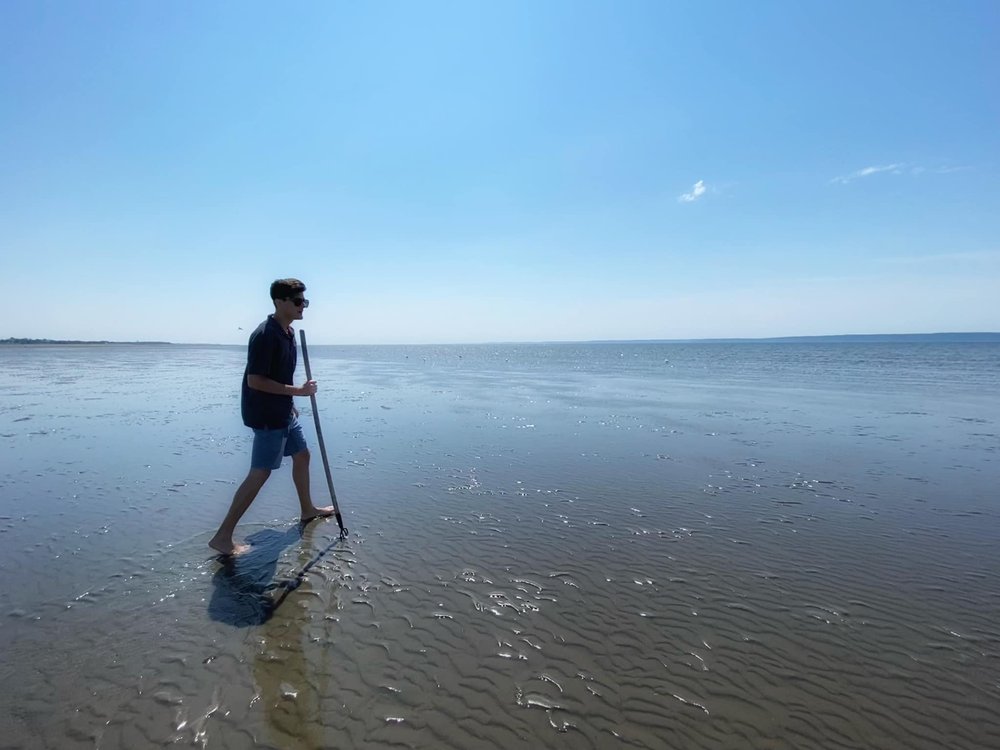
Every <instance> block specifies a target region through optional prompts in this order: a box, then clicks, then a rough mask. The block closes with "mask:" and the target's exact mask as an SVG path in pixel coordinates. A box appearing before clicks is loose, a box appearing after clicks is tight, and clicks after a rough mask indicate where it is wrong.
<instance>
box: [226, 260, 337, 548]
mask: <svg viewBox="0 0 1000 750" xmlns="http://www.w3.org/2000/svg"><path fill="white" fill-rule="evenodd" d="M305 290H306V285H305V284H303V283H302V282H301V281H299V280H298V279H279V280H277V281H275V282H274V283H273V284H271V301H272V302H273V303H274V314H272V315H268V316H267V320H265V321H264V322H263V323H261V324H260V325H259V326H257V329H256V330H255V331H254V332H253V333H252V334H250V343H249V346H248V348H247V366H246V370H245V371H244V373H243V388H242V397H241V402H240V406H241V411H242V413H243V423H244V424H245V425H246V426H247V427H250V428H252V429H253V453H252V455H251V458H250V473H249V474H247V477H246V479H244V480H243V483H242V484H241V485H240V486H239V489H237V490H236V495H235V496H234V497H233V502H232V505H230V507H229V512H228V513H227V514H226V517H225V519H224V520H223V521H222V525H221V526H219V530H218V531H217V532H216V533H215V536H214V537H212V540H211V541H210V542H209V543H208V546H209V547H211V548H212V549H214V550H215V551H216V552H219V553H221V554H223V555H238V554H239V553H240V552H245V551H246V550H247V549H248V546H247V545H245V544H235V543H234V542H233V531H234V530H235V529H236V524H237V523H239V520H240V518H242V516H243V514H244V513H246V512H247V509H248V508H249V507H250V504H251V503H252V502H253V501H254V498H256V497H257V493H258V492H260V489H261V487H263V486H264V482H266V481H267V478H268V477H269V476H271V471H273V470H274V469H277V468H278V467H279V466H281V459H282V457H283V456H291V458H292V481H293V482H294V483H295V490H296V492H297V493H298V496H299V505H300V506H301V511H302V515H301V518H302V520H303V521H311V520H312V519H314V518H318V517H320V516H332V515H333V512H334V510H333V506H329V507H325V508H317V507H316V506H315V505H313V502H312V497H311V496H310V494H309V449H308V448H306V441H305V436H304V435H303V434H302V427H301V426H300V425H299V422H298V418H297V417H298V411H297V410H296V409H295V406H294V405H293V404H292V397H293V396H311V395H313V394H314V393H316V381H315V380H307V381H306V382H305V383H303V384H302V385H300V386H296V385H293V383H294V382H295V381H294V376H295V365H296V362H297V359H298V352H297V350H296V347H295V331H293V330H292V326H291V324H292V321H293V320H302V312H303V310H305V308H306V307H308V306H309V300H307V299H306V298H305V297H303V296H302V294H303V292H305Z"/></svg>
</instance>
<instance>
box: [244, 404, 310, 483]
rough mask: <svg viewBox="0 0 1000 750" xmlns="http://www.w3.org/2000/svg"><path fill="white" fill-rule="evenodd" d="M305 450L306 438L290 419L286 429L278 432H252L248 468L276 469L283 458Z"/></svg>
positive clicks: (297, 422)
mask: <svg viewBox="0 0 1000 750" xmlns="http://www.w3.org/2000/svg"><path fill="white" fill-rule="evenodd" d="M305 449H306V437H305V435H303V434H302V425H300V424H299V420H298V419H296V418H295V417H292V420H291V421H290V422H289V423H288V427H285V428H283V429H280V430H254V431H253V453H252V454H251V456H250V468H252V469H268V470H272V469H277V468H278V467H279V466H281V459H282V457H283V456H294V455H295V454H296V453H299V452H301V451H304V450H305Z"/></svg>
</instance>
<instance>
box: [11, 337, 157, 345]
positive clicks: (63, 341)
mask: <svg viewBox="0 0 1000 750" xmlns="http://www.w3.org/2000/svg"><path fill="white" fill-rule="evenodd" d="M103 345H116V346H117V345H126V346H132V345H143V346H150V345H156V346H173V343H171V342H170V341H74V340H69V339H15V338H9V339H0V346H103Z"/></svg>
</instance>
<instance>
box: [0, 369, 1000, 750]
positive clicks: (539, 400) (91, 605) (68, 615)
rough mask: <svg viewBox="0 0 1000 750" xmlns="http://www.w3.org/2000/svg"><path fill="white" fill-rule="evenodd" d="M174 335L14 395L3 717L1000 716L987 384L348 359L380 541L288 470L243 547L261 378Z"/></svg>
mask: <svg viewBox="0 0 1000 750" xmlns="http://www.w3.org/2000/svg"><path fill="white" fill-rule="evenodd" d="M63 356H70V355H63ZM130 356H133V355H130ZM136 356H137V355H136ZM143 356H144V357H145V359H143V360H142V361H141V362H135V363H133V364H132V365H129V366H132V367H133V371H132V372H133V375H134V377H133V378H132V380H131V381H129V383H131V385H128V384H126V385H123V386H121V388H120V389H119V390H117V391H116V392H114V393H110V394H107V395H106V397H104V398H103V399H98V400H96V401H83V400H82V399H80V400H77V401H75V402H72V403H68V404H66V403H60V404H58V405H53V404H50V403H49V402H46V401H45V400H44V398H43V396H42V394H41V393H40V392H38V391H32V390H30V389H29V390H27V391H24V390H16V391H10V392H4V393H3V395H2V397H0V413H3V414H5V415H21V414H22V413H23V412H25V411H30V412H31V414H32V417H31V419H30V420H27V421H26V422H24V423H23V424H25V425H26V424H28V423H29V422H31V421H35V422H39V423H44V424H43V426H42V429H44V430H46V431H47V432H46V434H45V435H36V436H33V437H32V436H25V435H23V434H22V433H18V434H19V435H21V437H22V438H23V440H24V441H27V440H44V441H46V442H45V443H44V445H42V444H40V443H39V444H36V445H38V446H39V447H31V444H29V448H31V450H30V451H28V452H27V453H24V452H22V453H21V454H20V456H21V461H20V462H16V463H15V462H9V463H6V464H5V466H11V467H13V468H12V469H11V470H10V471H9V472H8V474H7V475H6V476H5V477H3V478H0V492H2V496H0V497H2V500H3V504H2V505H0V543H3V544H4V547H3V552H2V553H0V554H2V561H3V566H4V567H3V576H4V582H5V586H4V589H3V591H2V592H0V607H2V611H0V615H2V618H0V637H2V639H3V644H4V658H3V661H2V663H0V680H2V684H3V686H4V687H3V689H2V690H0V748H15V747H17V748H36V747H37V748H60V749H62V748H68V749H75V748H94V747H97V748H107V749H112V748H130V749H131V748H147V747H149V748H157V747H168V746H171V747H172V746H178V745H180V746H194V747H204V748H209V747H211V748H246V747H263V748H281V749H282V750H288V749H298V748H303V749H305V748H326V747H337V748H386V747H401V748H504V749H505V750H508V749H509V748H522V747H523V748H541V747H544V748H615V747H623V748H629V747H634V748H657V749H659V748H665V747H666V748H674V747H676V748H706V749H708V748H713V749H714V748H733V749H736V748H741V749H742V748H761V749H762V750H763V749H767V750H773V749H775V748H788V749H789V750H791V749H792V748H795V749H796V750H799V749H802V748H822V749H823V750H828V749H829V748H859V749H860V748H908V749H914V750H924V749H926V750H931V749H932V748H933V749H934V750H937V749H938V748H942V747H947V748H957V749H968V750H980V749H984V748H991V747H997V746H1000V713H998V712H997V710H996V706H997V705H1000V700H998V699H1000V625H998V623H1000V589H998V587H997V586H996V584H995V581H996V579H997V574H998V573H1000V569H998V563H997V556H996V552H995V550H996V549H997V542H998V541H1000V538H998V537H1000V534H998V529H1000V518H998V510H997V508H996V507H995V503H994V502H992V501H991V500H990V498H992V497H993V494H992V492H993V491H992V490H991V485H992V479H991V478H992V477H993V476H995V474H994V473H993V471H992V470H993V469H994V468H995V467H996V463H995V462H996V446H997V443H996V435H997V434H998V432H1000V431H998V428H997V420H996V415H995V414H994V413H993V412H990V411H989V409H988V408H987V409H982V408H981V409H978V410H970V409H966V408H965V407H966V406H967V404H965V402H964V401H956V402H948V405H947V407H946V408H945V407H935V408H933V409H932V408H931V407H928V406H926V405H922V406H921V407H920V408H917V406H916V405H915V404H910V405H907V404H906V403H902V400H897V401H889V402H887V403H885V404H884V405H881V406H880V405H876V404H875V403H874V401H873V402H864V403H862V400H859V398H860V397H858V396H856V395H853V394H852V395H850V396H847V395H845V396H831V395H829V394H817V393H810V394H809V395H808V397H803V398H800V399H798V400H795V399H793V398H791V397H789V396H787V394H782V395H781V397H780V398H778V397H772V400H769V401H766V403H765V404H764V405H763V406H760V405H756V406H754V405H749V404H748V402H747V401H746V400H745V399H744V396H746V394H745V393H743V392H742V391H739V390H738V389H737V390H735V391H734V390H733V389H732V388H731V387H730V386H728V385H727V386H726V387H725V388H721V389H718V390H716V391H712V392H710V393H709V392H708V391H706V389H705V387H704V386H699V388H693V387H692V389H687V390H685V389H681V391H683V392H682V393H678V392H677V386H676V384H671V383H664V382H660V381H656V382H647V381H643V382H644V383H645V384H644V386H643V387H642V388H637V387H636V386H635V384H634V383H632V381H631V380H628V381H627V382H626V381H625V380H622V379H619V378H618V377H617V376H616V377H611V376H609V375H601V376H589V375H586V374H581V373H580V372H579V371H574V372H572V373H570V374H569V375H566V376H560V377H556V376H554V375H551V374H550V375H548V376H546V377H541V376H540V375H539V374H538V373H537V372H535V371H534V370H531V371H530V372H527V373H521V374H518V373H509V372H505V373H501V374H497V373H495V372H494V373H492V374H491V373H490V372H483V371H476V372H474V373H471V374H469V375H468V376H463V375H462V373H461V371H458V372H456V371H454V370H449V371H448V373H447V376H442V375H441V374H440V373H438V372H436V371H435V370H434V368H430V367H427V366H424V365H420V366H411V365H410V364H400V363H398V362H396V363H392V362H388V363H374V364H373V363H360V364H359V363H348V362H336V361H335V360H332V359H331V360H328V361H327V362H326V364H325V366H326V367H333V365H334V364H335V363H337V364H338V366H339V367H340V368H341V369H340V371H339V375H340V379H339V381H338V382H339V384H338V386H337V387H336V389H335V390H334V396H335V400H336V403H337V404H339V405H340V415H339V419H338V421H337V423H336V427H335V428H331V429H330V430H329V435H328V440H329V441H330V443H331V444H332V445H333V446H334V450H333V451H332V453H333V455H334V463H335V476H336V477H337V480H338V494H340V495H341V497H342V499H343V501H344V504H345V509H346V510H347V521H348V525H349V526H350V527H351V529H352V532H353V533H352V536H351V538H350V539H349V540H348V541H347V542H340V541H338V540H337V538H336V531H335V529H336V526H335V524H333V523H330V522H318V523H313V524H310V525H308V526H306V527H305V528H304V529H303V528H300V527H299V526H298V525H297V524H295V523H294V520H293V517H292V516H290V515H289V514H291V513H293V512H294V506H293V505H291V504H290V500H289V497H288V494H287V492H288V488H287V487H283V486H282V485H281V484H279V483H280V482H286V483H287V481H288V477H287V473H286V474H285V475H279V476H277V477H276V478H275V480H274V482H275V483H274V484H273V485H272V484H269V486H268V488H267V489H266V492H265V493H264V494H262V497H261V498H260V500H259V501H258V505H255V509H254V512H253V513H252V514H251V516H250V517H248V520H247V522H246V523H245V524H244V525H243V527H242V530H243V532H244V533H245V534H248V535H249V537H250V540H251V541H252V542H253V544H254V547H253V549H252V551H251V552H250V553H249V554H248V555H247V556H246V557H245V558H242V559H240V560H238V561H237V562H236V563H235V564H233V565H228V566H227V565H222V564H220V563H219V562H218V561H216V560H215V559H213V558H211V557H209V556H208V555H206V554H205V553H206V547H205V544H206V542H207V539H208V537H209V536H210V534H211V531H212V530H213V529H214V523H216V522H217V520H218V516H219V514H220V513H221V512H222V510H224V507H225V504H226V503H227V502H228V498H229V496H230V495H231V492H232V489H233V481H234V479H235V478H236V477H238V476H239V473H240V471H241V470H242V468H243V463H242V459H243V454H244V452H245V448H246V444H245V442H246V441H245V436H243V435H242V433H241V431H240V427H239V425H232V424H231V422H230V421H227V420H230V416H229V410H230V409H231V407H232V403H228V402H227V401H226V397H225V394H224V393H223V392H222V391H221V390H220V392H219V393H209V394H208V396H207V398H208V400H209V401H210V403H211V404H212V407H211V408H210V409H208V410H207V414H206V412H205V411H204V410H202V411H199V410H197V409H195V408H193V407H192V408H188V407H187V406H185V405H184V403H183V399H182V398H180V397H179V396H176V395H175V396H171V397H170V398H168V399H166V401H165V404H166V406H164V404H160V405H159V406H157V405H156V404H150V403H148V402H144V401H143V399H142V398H140V392H141V391H143V390H144V389H146V388H147V387H149V386H151V384H152V383H153V382H154V381H155V378H154V377H153V376H152V375H149V374H148V373H149V371H150V368H154V369H155V368H159V370H158V376H159V377H162V378H164V379H165V380H167V381H169V382H174V381H173V380H171V377H173V378H176V377H178V376H180V374H181V373H184V372H188V371H189V369H190V368H191V367H197V378H198V382H199V383H201V382H204V381H205V378H204V370H206V369H208V370H212V368H215V369H216V370H220V371H225V368H227V367H233V366H236V365H238V358H235V357H234V356H233V354H232V352H230V351H229V350H223V352H222V354H213V353H212V350H193V351H186V352H185V354H184V356H183V357H182V358H181V360H180V361H178V362H177V363H175V366H174V369H171V368H170V367H168V366H166V365H164V364H163V363H162V362H159V360H158V359H157V357H155V356H153V355H143ZM317 359H318V361H317V366H316V369H317V370H319V372H320V373H322V372H323V368H324V361H323V359H322V358H321V357H320V358H317ZM158 362H159V363H158ZM49 364H50V365H51V364H52V363H49ZM126 364H128V363H127V362H126ZM122 366H125V365H122ZM456 367H457V365H456ZM56 369H58V368H56ZM529 369H530V368H529ZM67 377H68V376H67ZM192 377H194V376H192ZM644 377H647V375H644ZM217 379H218V380H219V381H220V382H221V381H222V378H221V377H220V378H217ZM208 380H209V382H211V381H212V379H211V378H210V379H208ZM12 382H13V379H12ZM498 383H506V384H507V387H506V389H503V390H499V389H498V388H497V385H498ZM70 385H72V383H70ZM920 387H921V388H925V387H927V386H926V384H924V383H922V384H921V385H920ZM80 388H81V391H80V393H81V394H82V393H89V392H90V388H89V387H86V386H85V385H80ZM130 389H134V391H133V390H130ZM650 394H655V395H656V397H657V398H656V399H653V402H651V401H650ZM757 396H758V397H759V398H765V399H766V398H768V397H767V396H766V394H762V393H761V392H758V393H757ZM886 398H887V397H886V396H884V395H880V396H879V397H878V399H877V400H878V401H879V402H881V401H883V400H884V399H886ZM963 398H964V397H963ZM122 400H124V401H125V402H126V403H128V404H131V405H132V406H130V407H129V408H127V409H126V410H125V411H116V410H115V407H114V404H115V403H117V402H120V401H122ZM654 402H655V403H654ZM939 403H944V402H943V401H942V402H939ZM19 404H33V406H32V407H31V409H21V408H19ZM160 409H162V411H163V414H165V415H166V416H168V417H169V419H168V422H167V423H166V424H165V425H164V424H162V423H159V422H157V413H158V410H160ZM99 415H104V416H99ZM17 418H18V419H20V418H21V416H17ZM973 418H974V419H975V421H969V420H973ZM94 420H96V423H97V425H98V426H96V427H94V428H93V432H95V433H99V434H100V435H101V436H102V439H103V440H104V441H105V448H106V450H104V451H99V452H97V453H93V454H92V453H90V452H89V451H86V450H85V449H84V448H82V447H81V446H87V445H90V444H92V443H93V434H92V431H91V428H90V427H89V425H90V424H91V423H92V422H93V421H94ZM17 424H22V423H17ZM129 425H131V426H133V427H135V426H137V425H139V426H142V425H144V426H145V427H144V428H143V429H136V430H135V431H134V432H128V433H126V436H127V437H124V438H123V437H120V436H121V434H122V427H123V426H129ZM151 425H152V426H151ZM50 428H51V429H52V431H51V432H48V430H49V429H50ZM13 429H18V428H13ZM25 429H27V428H25ZM324 432H327V430H326V429H325V430H324ZM116 436H119V437H116ZM126 439H127V441H128V442H126ZM116 440H120V441H121V442H114V441H116ZM12 443H13V441H11V444H6V443H0V449H2V450H5V451H7V452H6V453H5V454H4V455H5V456H11V455H13V448H12ZM130 444H131V445H134V446H137V447H135V448H133V449H130V447H129V445H130ZM108 446H110V447H108ZM168 448H169V450H168ZM154 457H155V458H154ZM994 489H995V488H994ZM54 519H55V521H56V522H54Z"/></svg>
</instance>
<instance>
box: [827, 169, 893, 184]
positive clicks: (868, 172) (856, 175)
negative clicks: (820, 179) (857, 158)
mask: <svg viewBox="0 0 1000 750" xmlns="http://www.w3.org/2000/svg"><path fill="white" fill-rule="evenodd" d="M904 166H906V165H905V164H886V165H884V166H881V167H865V168H864V169H859V170H858V171H857V172H851V174H848V175H844V176H842V177H834V178H833V179H832V180H830V182H839V183H840V184H841V185H846V184H847V183H848V182H852V181H853V180H857V179H860V178H861V177H871V176H872V175H873V174H879V173H880V172H892V173H893V174H901V170H902V168H903V167H904Z"/></svg>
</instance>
